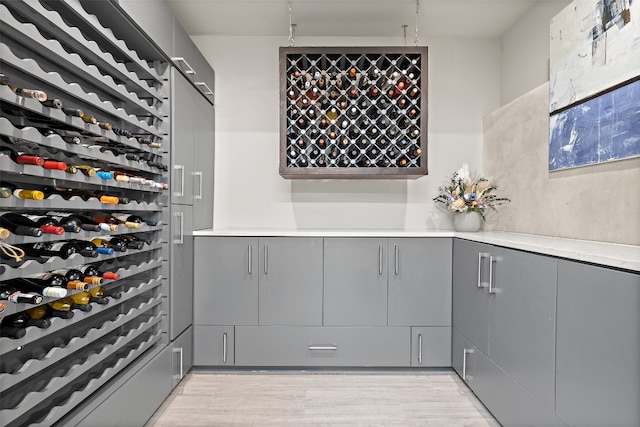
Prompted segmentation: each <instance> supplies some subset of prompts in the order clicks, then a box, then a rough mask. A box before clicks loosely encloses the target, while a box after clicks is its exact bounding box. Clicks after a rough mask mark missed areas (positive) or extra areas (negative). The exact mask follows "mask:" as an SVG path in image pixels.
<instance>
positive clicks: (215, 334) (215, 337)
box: [193, 325, 235, 366]
mask: <svg viewBox="0 0 640 427" xmlns="http://www.w3.org/2000/svg"><path fill="white" fill-rule="evenodd" d="M193 341H194V347H193V364H194V365H195V366H226V365H229V366H232V365H234V364H235V336H234V328H233V326H209V325H195V326H194V328H193Z"/></svg>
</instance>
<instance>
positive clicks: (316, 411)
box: [145, 371, 499, 427]
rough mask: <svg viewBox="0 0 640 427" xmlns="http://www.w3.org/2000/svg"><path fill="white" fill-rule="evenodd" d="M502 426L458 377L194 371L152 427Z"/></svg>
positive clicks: (445, 374) (439, 374) (149, 426)
mask: <svg viewBox="0 0 640 427" xmlns="http://www.w3.org/2000/svg"><path fill="white" fill-rule="evenodd" d="M169 426H171V427H178V426H184V427H187V426H188V427H197V426H206V427H214V426H216V427H217V426H225V427H226V426H229V427H240V426H242V427H247V426H252V427H253V426H256V427H258V426H260V427H262V426H265V427H266V426H274V427H275V426H292V427H293V426H296V427H311V426H331V427H333V426H335V427H341V426H367V427H370V426H401V427H414V426H415V427H418V426H419V427H445V426H446V427H496V426H499V424H498V422H497V421H495V419H493V417H492V416H491V414H490V413H489V412H488V411H487V409H486V408H485V407H484V406H483V405H482V404H481V403H480V402H479V401H478V399H477V398H476V397H475V396H474V395H473V393H472V392H471V391H470V390H469V388H468V387H467V386H466V385H465V384H464V383H463V382H462V381H461V380H460V378H459V377H458V376H457V375H456V374H455V373H453V372H449V371H447V372H435V373H434V372H428V373H393V372H392V373H380V372H368V371H367V372H355V373H353V372H338V373H335V372H333V373H326V372H288V371H287V372H278V371H276V372H262V371H253V372H251V371H241V372H232V373H229V372H227V371H225V372H214V373H190V374H188V375H187V376H186V377H185V379H184V380H183V381H182V382H181V383H180V384H179V385H178V387H176V389H175V390H174V392H173V393H172V394H171V396H169V398H168V399H167V400H166V401H165V402H164V404H163V405H162V406H161V407H160V408H159V409H158V411H157V412H156V413H155V414H154V416H153V417H152V418H151V419H150V420H149V422H148V423H147V424H146V426H145V427H169Z"/></svg>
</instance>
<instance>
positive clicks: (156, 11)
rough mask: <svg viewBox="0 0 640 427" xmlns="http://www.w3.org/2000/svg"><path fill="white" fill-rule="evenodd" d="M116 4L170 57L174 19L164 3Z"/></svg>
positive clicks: (133, 0) (122, 0)
mask: <svg viewBox="0 0 640 427" xmlns="http://www.w3.org/2000/svg"><path fill="white" fill-rule="evenodd" d="M118 4H119V5H120V7H121V8H122V9H123V10H124V11H125V12H126V13H127V15H129V16H130V17H131V18H132V19H131V20H132V21H133V22H135V24H136V25H138V26H139V27H140V28H141V29H142V30H143V31H144V32H145V33H146V34H147V35H148V36H149V39H150V40H151V41H152V42H153V43H155V44H156V45H157V46H158V48H160V50H162V51H163V52H164V53H165V54H166V55H167V56H171V52H172V50H173V21H174V17H173V14H172V13H171V10H169V7H168V6H167V5H166V3H165V2H163V1H156V0H118Z"/></svg>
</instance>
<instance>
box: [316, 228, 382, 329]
mask: <svg viewBox="0 0 640 427" xmlns="http://www.w3.org/2000/svg"><path fill="white" fill-rule="evenodd" d="M324 324H325V325H333V326H361V325H368V326H383V325H386V324H387V239H380V238H325V239H324Z"/></svg>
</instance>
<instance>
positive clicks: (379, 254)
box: [378, 245, 382, 276]
mask: <svg viewBox="0 0 640 427" xmlns="http://www.w3.org/2000/svg"><path fill="white" fill-rule="evenodd" d="M378 274H379V275H380V276H382V245H378Z"/></svg>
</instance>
